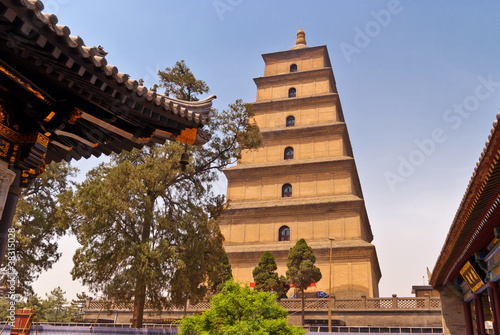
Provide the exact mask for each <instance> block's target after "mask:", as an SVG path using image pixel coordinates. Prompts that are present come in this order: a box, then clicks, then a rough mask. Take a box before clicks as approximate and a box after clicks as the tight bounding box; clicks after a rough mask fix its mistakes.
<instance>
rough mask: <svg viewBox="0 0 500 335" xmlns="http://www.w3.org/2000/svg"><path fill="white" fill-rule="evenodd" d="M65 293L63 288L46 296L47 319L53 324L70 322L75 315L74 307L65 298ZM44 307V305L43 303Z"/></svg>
mask: <svg viewBox="0 0 500 335" xmlns="http://www.w3.org/2000/svg"><path fill="white" fill-rule="evenodd" d="M65 294H66V292H64V291H63V290H62V289H61V287H59V286H58V287H56V288H55V289H53V290H52V291H50V293H49V294H46V296H47V300H46V301H45V317H46V319H47V321H51V322H69V321H71V317H72V316H73V315H74V314H75V310H74V308H73V307H72V306H69V305H68V300H66V298H65V297H64V295H65ZM42 305H43V303H42Z"/></svg>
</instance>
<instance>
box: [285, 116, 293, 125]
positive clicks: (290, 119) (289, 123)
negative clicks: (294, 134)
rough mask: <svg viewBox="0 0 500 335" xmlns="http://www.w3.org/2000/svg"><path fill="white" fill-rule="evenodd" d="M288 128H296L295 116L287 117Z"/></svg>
mask: <svg viewBox="0 0 500 335" xmlns="http://www.w3.org/2000/svg"><path fill="white" fill-rule="evenodd" d="M286 126H287V127H293V126H295V116H293V115H289V116H287V117H286Z"/></svg>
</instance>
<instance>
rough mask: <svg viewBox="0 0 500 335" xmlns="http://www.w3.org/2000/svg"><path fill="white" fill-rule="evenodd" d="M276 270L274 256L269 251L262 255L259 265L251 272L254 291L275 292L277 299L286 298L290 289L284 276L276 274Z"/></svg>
mask: <svg viewBox="0 0 500 335" xmlns="http://www.w3.org/2000/svg"><path fill="white" fill-rule="evenodd" d="M277 269H278V267H277V265H276V261H275V259H274V256H273V254H272V253H270V252H269V251H265V252H264V253H263V254H262V258H261V259H260V261H259V265H258V266H257V267H255V268H254V269H253V271H252V274H253V280H254V282H255V288H254V289H255V290H257V291H263V292H275V293H276V294H277V296H278V299H280V298H282V297H283V296H286V293H287V292H288V290H289V289H290V286H289V285H288V281H287V280H286V278H285V277H284V276H281V277H280V276H279V275H278V274H277V273H276V270H277Z"/></svg>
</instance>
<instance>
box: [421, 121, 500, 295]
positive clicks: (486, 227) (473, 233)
mask: <svg viewBox="0 0 500 335" xmlns="http://www.w3.org/2000/svg"><path fill="white" fill-rule="evenodd" d="M499 119H500V113H499V114H497V120H496V121H495V122H494V123H493V128H492V129H491V134H490V135H489V137H488V141H487V142H486V144H485V147H484V149H483V152H482V153H481V156H480V158H479V161H478V162H477V164H476V167H475V169H474V172H473V173H472V177H471V179H470V182H469V185H468V186H467V190H466V192H465V194H464V196H463V198H462V201H461V203H460V206H459V208H458V210H457V213H456V215H455V218H454V220H453V222H452V225H451V227H450V230H449V232H448V235H447V237H446V241H445V243H444V245H443V248H442V250H441V253H440V255H439V257H438V260H437V261H436V265H435V266H434V270H433V272H432V276H431V278H430V284H431V285H432V286H433V287H437V286H441V285H445V284H447V283H449V282H451V281H453V280H454V279H455V278H457V277H459V276H460V273H459V272H460V269H461V268H462V267H463V265H464V264H465V262H466V261H467V260H469V259H470V258H471V257H474V254H475V253H476V252H478V251H482V250H484V249H485V248H487V247H488V245H489V244H490V243H491V242H492V240H493V239H495V233H494V229H495V227H496V226H498V225H500V206H498V204H499V203H500V123H499V121H498V120H499Z"/></svg>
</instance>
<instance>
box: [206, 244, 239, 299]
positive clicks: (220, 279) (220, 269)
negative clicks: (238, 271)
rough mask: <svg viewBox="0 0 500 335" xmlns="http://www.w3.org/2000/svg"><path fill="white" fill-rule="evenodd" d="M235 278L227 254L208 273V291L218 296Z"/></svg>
mask: <svg viewBox="0 0 500 335" xmlns="http://www.w3.org/2000/svg"><path fill="white" fill-rule="evenodd" d="M231 278H233V271H232V269H231V264H230V263H229V258H228V257H227V254H226V252H225V251H224V253H223V254H222V256H221V257H220V259H219V260H218V261H217V262H214V263H213V264H212V269H211V271H209V273H208V289H209V292H210V293H211V294H217V293H219V292H220V291H222V289H223V288H224V283H225V282H226V281H228V280H229V279H231Z"/></svg>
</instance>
